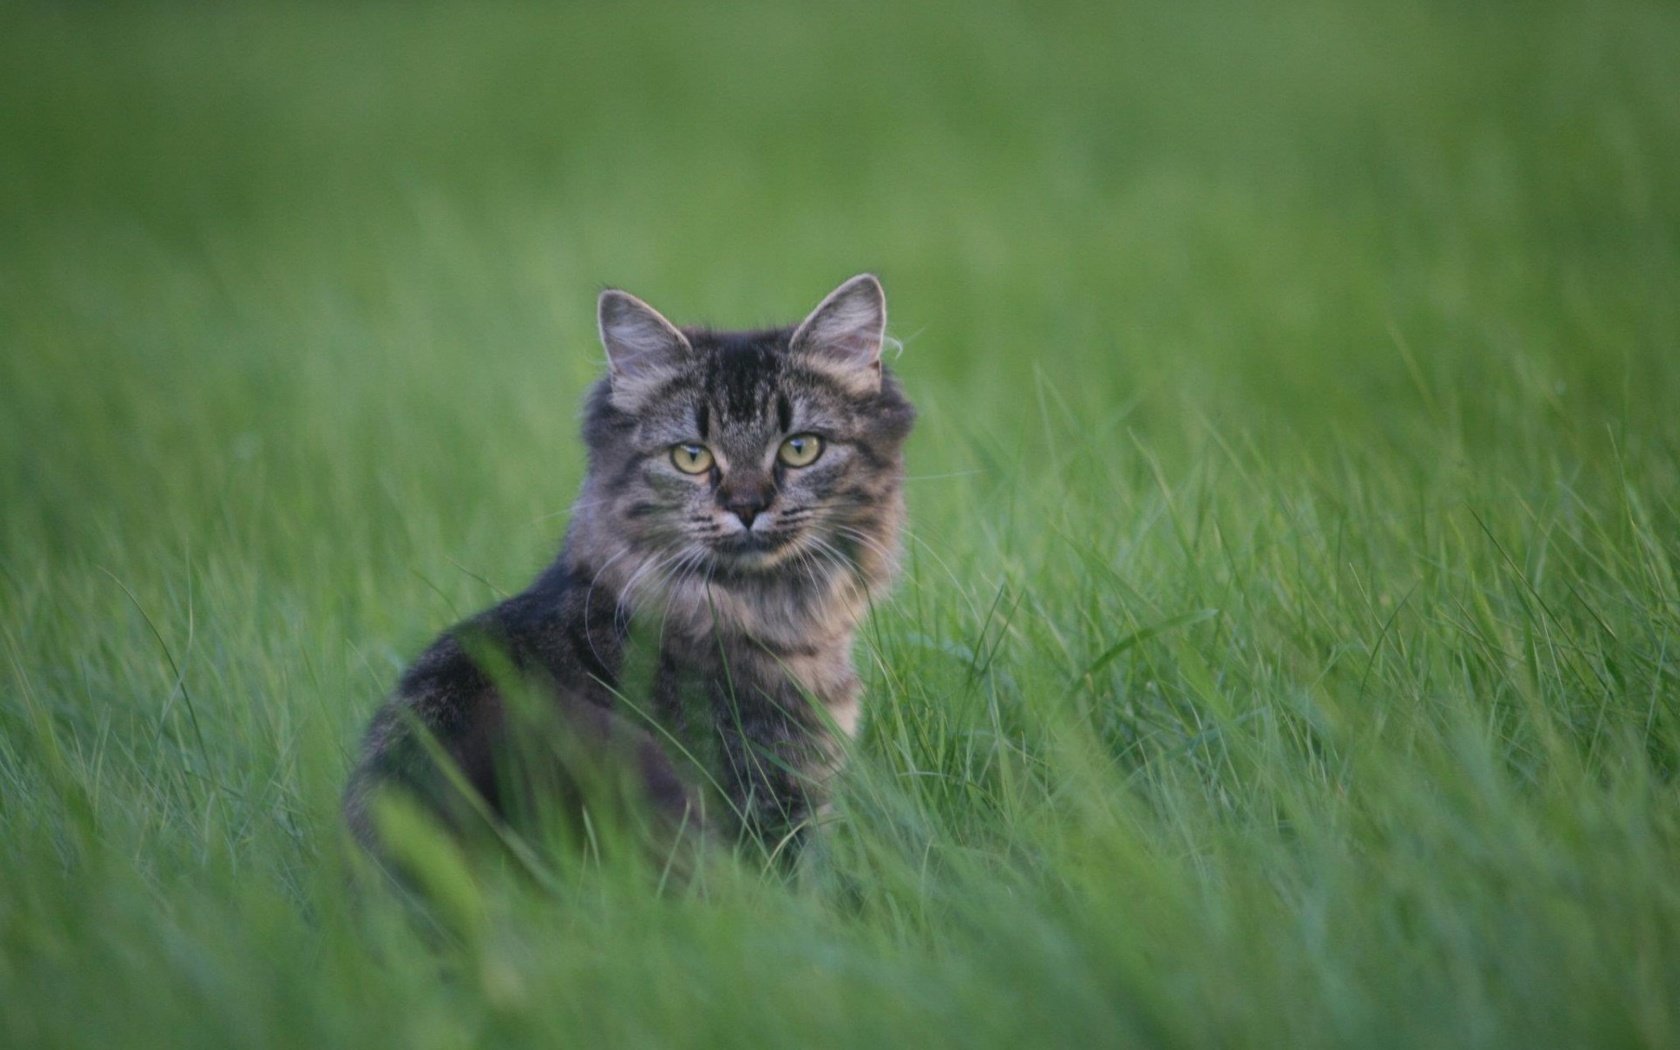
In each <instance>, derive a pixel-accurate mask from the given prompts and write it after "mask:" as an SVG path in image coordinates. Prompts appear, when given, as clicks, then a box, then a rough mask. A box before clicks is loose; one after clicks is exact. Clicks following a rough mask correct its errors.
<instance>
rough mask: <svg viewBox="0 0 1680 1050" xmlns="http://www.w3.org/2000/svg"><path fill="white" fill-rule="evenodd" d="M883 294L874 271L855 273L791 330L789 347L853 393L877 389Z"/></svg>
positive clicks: (884, 325)
mask: <svg viewBox="0 0 1680 1050" xmlns="http://www.w3.org/2000/svg"><path fill="white" fill-rule="evenodd" d="M886 330H887V296H886V293H885V292H884V291H882V290H881V282H880V281H878V280H876V279H875V275H874V274H868V273H860V274H858V275H857V276H856V277H853V278H852V279H851V280H849V281H847V282H846V283H844V284H842V285H841V286H840V287H838V288H836V289H834V291H832V292H830V293H829V294H828V298H826V299H824V300H823V301H822V302H821V303H819V304H817V308H816V309H815V310H812V311H811V316H809V317H807V318H805V320H804V321H803V322H802V323H801V324H800V325H799V327H798V328H797V329H795V330H794V333H793V338H792V339H791V340H790V341H789V343H788V347H789V350H790V351H791V352H792V353H794V354H797V355H799V356H800V357H802V358H803V359H804V360H803V363H804V364H805V365H807V366H808V367H810V368H811V369H813V370H815V371H818V372H822V373H823V374H824V375H827V376H829V377H830V378H832V379H834V380H835V381H837V382H839V383H840V384H842V385H843V386H844V387H845V388H846V389H847V390H850V391H852V392H853V393H855V394H874V393H878V392H879V391H880V389H881V342H882V340H883V339H884V338H885V337H886Z"/></svg>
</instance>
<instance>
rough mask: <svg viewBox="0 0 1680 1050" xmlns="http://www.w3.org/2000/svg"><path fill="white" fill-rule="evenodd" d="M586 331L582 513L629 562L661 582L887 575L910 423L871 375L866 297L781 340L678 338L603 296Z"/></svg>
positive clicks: (629, 305)
mask: <svg viewBox="0 0 1680 1050" xmlns="http://www.w3.org/2000/svg"><path fill="white" fill-rule="evenodd" d="M599 320H600V331H601V342H602V345H603V346H604V347H605V348H606V353H607V361H608V365H609V369H608V375H607V376H606V378H604V379H603V380H602V381H601V383H600V384H598V386H597V387H596V389H595V391H594V394H593V395H592V397H591V400H590V406H589V411H588V418H587V421H586V423H585V428H584V436H585V440H586V441H587V443H588V445H589V452H590V484H589V490H590V491H589V493H588V498H591V499H593V500H594V501H595V504H596V506H595V507H594V508H593V509H592V510H591V511H590V513H592V514H595V515H596V516H597V520H596V523H595V524H596V525H597V526H604V527H605V528H606V529H609V530H611V533H612V535H613V536H614V537H615V539H616V540H617V541H618V543H619V544H621V545H622V546H624V547H625V548H627V549H628V550H629V551H631V552H634V553H637V554H639V555H640V557H639V558H636V559H632V560H634V561H641V562H644V563H646V564H649V565H650V566H652V567H651V568H650V569H649V570H648V571H649V572H652V573H654V574H656V575H658V576H663V577H666V578H670V577H672V576H674V575H676V574H678V573H688V574H689V575H700V574H705V575H708V576H710V577H711V578H714V579H721V580H728V579H736V580H742V579H751V578H753V577H755V576H757V577H764V576H769V575H774V574H784V575H785V574H791V573H798V572H807V573H815V574H821V575H828V574H830V573H832V572H833V571H834V570H836V569H837V568H841V567H844V566H851V567H853V568H859V567H861V568H862V569H863V570H864V574H865V575H871V574H885V573H890V570H891V565H890V563H891V561H892V560H893V557H894V554H895V552H896V546H897V532H898V526H899V523H900V521H901V519H902V516H903V501H902V495H901V492H900V485H901V482H902V480H903V467H902V456H901V450H902V447H903V444H904V440H905V438H906V436H907V435H908V434H909V432H910V427H911V424H912V422H913V421H914V418H915V410H914V409H913V408H912V407H911V405H910V403H909V401H907V400H906V399H905V397H904V394H903V392H902V391H901V390H900V388H899V385H898V382H897V380H896V379H895V378H894V377H893V376H892V374H891V372H890V371H889V370H888V369H887V368H886V367H885V366H884V365H883V364H882V362H881V349H882V342H883V339H884V338H885V329H886V298H885V296H884V294H883V292H882V290H881V284H880V282H879V281H877V280H876V279H875V278H874V277H873V276H871V275H869V274H863V275H860V276H857V277H854V278H852V279H851V280H849V281H847V282H845V283H844V284H842V285H841V286H840V287H839V288H837V289H835V290H834V292H833V293H831V294H830V295H829V296H828V297H827V298H826V299H824V300H823V301H822V302H821V303H820V304H819V305H818V306H817V308H816V309H815V310H813V311H812V312H811V314H810V316H809V317H807V318H806V319H805V320H804V321H803V322H801V323H800V324H799V325H797V326H794V327H788V328H776V329H767V330H762V331H751V332H714V331H710V330H707V329H703V328H678V327H677V326H675V325H673V324H671V323H670V322H669V321H667V320H666V319H665V318H664V317H663V316H661V315H660V314H659V313H658V311H656V310H654V309H653V308H652V307H651V306H649V305H647V304H646V303H644V302H642V301H641V300H640V299H637V298H636V297H635V296H632V295H629V294H627V293H625V292H621V291H616V290H609V291H606V292H603V293H602V294H601V299H600V316H599ZM596 534H597V535H601V534H602V533H601V532H600V530H599V528H598V529H597V530H596ZM655 558H658V559H665V560H664V562H663V564H659V563H656V562H654V561H653V560H652V559H655Z"/></svg>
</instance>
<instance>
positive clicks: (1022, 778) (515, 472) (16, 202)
mask: <svg viewBox="0 0 1680 1050" xmlns="http://www.w3.org/2000/svg"><path fill="white" fill-rule="evenodd" d="M1479 6H1482V7H1483V9H1482V10H1480V11H1478V12H1471V11H1469V10H1464V9H1462V8H1464V7H1465V5H1456V4H1441V5H1439V6H1433V5H1432V6H1419V5H1414V4H1398V5H1397V4H1374V3H1373V4H1368V5H1364V7H1363V8H1361V9H1354V8H1351V7H1347V6H1342V5H1335V4H1330V3H1323V4H1317V3H1313V2H1311V0H1307V2H1303V3H1294V4H1290V5H1287V6H1283V5H1271V4H1253V5H1241V4H1229V5H1223V6H1221V5H1213V4H1204V3H1190V4H1184V5H1169V6H1167V7H1165V8H1163V9H1155V8H1138V9H1135V10H1133V9H1127V8H1121V7H1113V6H1108V5H1105V6H1100V7H1099V6H1095V5H1093V6H1091V7H1080V6H1072V5H1070V6H1067V7H1056V8H1049V7H1046V6H1045V5H1031V6H1012V5H1004V4H999V3H987V2H983V3H978V4H970V5H964V6H962V7H960V8H952V9H950V10H934V9H921V8H916V7H913V6H912V5H905V4H889V3H869V4H865V5H862V6H849V7H847V8H846V9H845V13H844V14H842V13H839V12H838V9H836V10H834V11H830V10H829V9H827V8H822V9H819V8H817V7H815V6H810V7H807V8H805V9H803V10H797V9H795V8H793V7H791V6H783V5H768V4H749V5H745V6H731V7H729V8H727V9H725V8H723V7H721V6H719V5H695V6H692V7H689V6H682V7H659V6H651V5H649V6H625V7H611V8H607V7H602V8H599V9H595V8H587V9H586V8H583V7H581V6H580V7H579V8H577V9H559V8H547V7H536V6H532V7H529V8H525V9H521V8H516V7H511V6H510V7H498V8H496V9H494V10H488V9H480V8H478V7H472V6H467V5H460V6H445V5H390V6H385V5H378V6H372V5H370V6H367V7H363V8H358V9H356V10H353V11H352V10H340V9H338V8H337V7H336V6H334V5H320V6H314V7H296V8H289V9H270V8H266V7H261V6H250V5H225V6H218V7H216V8H214V9H193V10H190V11H189V10H185V9H181V10H176V9H172V8H168V7H161V6H160V7H158V8H155V9H154V8H148V7H141V6H136V7H125V6H119V7H113V8H110V9H96V8H93V7H85V8H84V7H81V6H74V7H63V8H60V7H58V6H41V7H36V6H33V5H7V6H6V7H5V8H4V10H3V11H0V98H3V99H4V100H5V102H4V104H3V105H0V668H3V669H0V1044H3V1045H6V1046H17V1047H33V1046H49V1045H84V1046H123V1047H148V1046H159V1047H161V1046H169V1047H184V1046H206V1047H217V1048H221V1047H227V1046H241V1047H263V1046H322V1045H343V1046H374V1045H393V1046H404V1047H430V1046H437V1047H457V1046H523V1045H531V1046H538V1045H542V1046H553V1045H570V1046H594V1045H601V1044H603V1043H606V1042H609V1041H610V1042H617V1043H628V1044H640V1045H670V1046H679V1045H680V1046H701V1045H712V1044H717V1043H743V1044H745V1043H754V1044H761V1045H778V1046H807V1045H859V1046H881V1045H915V1046H920V1045H951V1046H973V1045H1008V1046H1014V1045H1021V1044H1024V1043H1025V1044H1050V1043H1066V1044H1070V1045H1087V1044H1101V1045H1113V1044H1132V1045H1220V1046H1225V1045H1232V1046H1236V1045H1243V1046H1247V1045H1272V1046H1278V1045H1285V1046H1320V1045H1335V1046H1360V1047H1366V1046H1380V1045H1395V1046H1417V1045H1476V1046H1534V1045H1582V1044H1598V1045H1636V1044H1644V1045H1653V1046H1659V1045H1668V1046H1673V1045H1680V789H1677V785H1676V776H1677V774H1680V418H1677V417H1680V190H1677V187H1680V105H1677V102H1676V100H1677V99H1680V63H1677V62H1675V61H1674V56H1675V55H1677V54H1680V11H1677V10H1676V9H1675V8H1674V7H1673V6H1671V5H1658V4H1650V5H1646V4H1637V3H1619V2H1616V3H1585V2H1583V3H1581V4H1579V5H1576V4H1569V3H1559V4H1542V3H1534V4H1510V5H1504V4H1501V5H1491V6H1487V5H1479ZM866 268H868V269H874V270H876V271H877V272H879V273H880V274H881V275H882V277H883V279H884V281H885V283H886V287H887V289H888V296H889V302H890V306H891V312H892V318H893V324H892V328H893V331H894V332H895V333H896V334H897V335H898V336H899V337H901V338H902V339H903V341H904V343H905V348H904V352H903V354H902V357H901V358H899V359H898V360H897V361H896V365H897V367H898V368H899V369H900V371H901V374H902V375H903V377H904V379H905V382H906V385H907V386H908V388H909V389H910V391H911V392H912V394H913V396H914V397H915V399H916V400H917V402H918V404H919V405H920V406H921V408H922V410H923V416H922V420H923V421H922V424H921V427H920V429H919V431H918V433H917V435H916V436H915V438H914V439H913V442H912V446H911V450H910V460H911V473H912V474H913V475H914V478H915V480H913V481H912V482H911V483H910V493H911V511H912V519H913V527H914V530H915V537H916V538H915V539H914V541H913V542H912V547H911V550H912V558H911V566H910V571H909V572H908V574H907V577H906V579H905V580H904V582H903V584H902V586H901V588H900V589H899V591H898V593H897V596H896V598H895V599H894V601H893V602H892V604H891V605H890V606H888V607H886V608H883V609H881V610H880V611H879V612H878V613H877V614H876V615H875V617H874V618H873V620H872V621H871V623H870V626H869V630H868V637H867V639H866V641H865V643H864V644H863V645H861V646H860V651H859V658H860V662H861V663H862V664H863V665H864V666H865V667H866V668H867V678H868V684H869V707H868V710H869V714H868V717H867V725H866V731H865V733H864V737H863V740H862V741H861V744H860V746H859V749H858V754H857V756H856V759H855V761H854V764H853V767H852V769H851V772H850V774H849V775H848V777H847V779H846V782H845V784H844V786H843V789H842V792H841V801H840V814H841V818H842V819H841V821H840V823H839V826H838V827H837V828H836V829H835V830H834V833H833V834H832V835H831V836H830V838H829V840H828V842H827V845H826V848H825V849H823V850H822V851H820V852H819V853H818V854H817V855H813V856H812V857H810V858H809V859H808V863H807V864H806V865H805V866H804V870H803V872H802V875H801V877H800V878H799V879H798V880H796V881H795V882H793V883H792V884H787V883H784V882H783V881H781V880H779V879H777V878H774V877H771V876H767V875H765V874H763V873H762V872H761V871H760V869H759V868H758V866H756V865H755V864H753V863H751V862H749V861H748V860H742V861H739V862H730V863H721V864H719V865H718V866H717V867H716V869H715V871H711V872H709V873H708V874H707V876H706V877H705V878H704V879H703V880H701V882H699V883H697V884H691V885H689V886H687V887H684V888H680V889H679V888H677V887H675V886H674V885H667V886H666V888H665V892H663V893H657V892H655V890H654V889H653V888H652V887H650V885H649V880H647V879H643V878H637V877H635V875H634V873H626V872H625V871H623V870H622V869H621V868H619V867H617V866H615V865H612V864H607V863H601V864H594V863H591V862H590V861H589V859H588V858H587V857H585V858H572V859H571V860H562V861H560V863H562V865H563V866H564V872H565V878H564V880H563V885H562V886H561V888H560V889H559V890H558V891H557V892H555V893H553V894H549V895H545V894H542V893H538V892H535V891H534V890H532V889H531V888H530V887H529V886H523V885H520V884H517V883H510V882H508V881H507V880H504V879H499V878H496V877H494V876H493V875H491V874H489V873H486V874H484V875H483V876H481V877H480V878H479V880H478V881H477V882H472V881H468V882H463V883H460V884H458V885H456V886H455V887H454V888H453V890H452V896H451V897H450V905H449V906H450V907H451V908H452V909H453V915H454V921H455V922H456V924H457V927H458V934H457V936H456V937H454V938H446V939H443V940H439V939H437V938H435V937H431V936H428V935H427V934H425V933H424V932H422V931H417V930H416V929H414V928H412V927H411V926H410V925H408V924H407V923H406V922H405V921H404V920H403V919H402V918H401V917H400V916H399V915H397V914H395V913H394V909H391V908H388V907H385V906H383V905H382V904H381V903H380V902H379V901H378V900H377V899H374V900H363V901H360V902H358V899H357V897H356V895H355V894H354V893H352V892H351V891H350V889H349V888H348V885H347V871H348V869H349V856H350V855H349V851H348V849H347V847H346V844H345V843H344V841H343V839H342V834H341V831H340V828H339V825H338V822H337V815H336V809H335V807H336V796H337V793H338V791H339V789H340V786H341V784H342V782H343V778H344V774H345V772H346V769H347V765H348V761H349V749H350V748H352V747H353V746H354V742H355V738H356V735H357V733H358V731H359V729H360V726H361V725H362V724H363V722H364V720H365V719H366V717H367V715H368V714H369V712H370V711H371V710H372V708H373V707H374V705H375V704H376V703H377V702H378V700H379V698H380V696H381V694H382V693H383V692H384V691H385V690H386V689H387V688H389V686H390V684H391V682H392V681H393V679H394V677H395V675H396V673H397V672H398V670H399V668H400V667H401V665H402V664H403V662H404V660H405V659H406V658H407V657H409V656H411V655H412V654H413V653H415V652H416V651H417V650H418V648H419V647H420V646H421V645H423V644H424V643H425V641H426V640H427V639H428V638H429V637H430V636H431V635H432V634H433V633H434V632H436V631H437V630H438V629H439V628H440V627H442V626H443V625H444V624H446V623H447V622H449V621H451V620H452V619H453V618H454V617H457V616H460V615H463V614H465V613H467V612H470V611H472V610H473V609H475V608H478V607H481V606H482V605H484V604H486V603H488V602H489V601H491V600H492V599H493V598H494V597H495V595H496V594H497V593H498V592H499V591H511V590H515V589H518V588H519V587H521V586H523V584H524V583H525V581H526V580H527V579H528V578H529V577H530V576H531V575H532V574H533V573H534V571H535V570H536V569H537V568H538V567H539V566H540V565H542V564H543V562H544V561H545V560H546V559H547V558H548V557H550V556H551V554H552V552H553V550H554V547H555V544H556V541H557V539H558V537H559V536H560V534H561V532H562V530H563V528H564V524H565V514H566V509H567V506H568V504H569V501H570V499H571V498H572V495H573V493H574V491H575V488H576V486H577V484H578V481H579V472H580V467H581V454H580V448H579V444H578V440H577V438H576V436H575V427H576V421H577V411H578V400H579V396H580V394H581V392H582V391H583V389H584V387H585V385H586V384H587V383H588V382H589V380H590V378H591V376H592V374H593V372H594V369H595V368H596V365H597V362H598V360H599V352H598V349H597V348H596V346H595V343H594V337H593V324H592V309H593V301H594V293H595V292H596V290H597V289H598V288H599V287H600V286H601V285H603V284H607V283H612V284H619V285H623V286H625V287H628V288H630V289H632V290H634V291H636V292H637V293H639V294H641V295H644V296H645V297H647V298H648V299H650V300H651V301H653V302H654V303H656V304H658V305H659V306H660V307H661V308H662V309H664V310H666V311H667V312H668V313H669V314H670V315H671V316H673V317H675V318H678V319H681V320H713V321H716V322H719V323H727V324H749V323H754V322H761V321H766V322H767V321H786V320H792V319H795V318H797V317H799V316H801V315H802V314H803V312H804V311H806V310H807V309H809V307H810V306H811V305H812V304H813V303H814V302H815V301H816V299H817V298H818V297H820V296H821V295H822V294H823V293H824V292H825V291H827V290H828V289H829V288H830V287H832V286H833V285H834V284H835V283H836V282H837V281H839V280H840V279H841V278H843V277H846V276H848V275H849V274H851V273H853V272H855V271H857V270H861V269H866Z"/></svg>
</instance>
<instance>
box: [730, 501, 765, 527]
mask: <svg viewBox="0 0 1680 1050" xmlns="http://www.w3.org/2000/svg"><path fill="white" fill-rule="evenodd" d="M769 505H770V501H769V500H767V499H765V498H763V497H762V496H760V495H758V494H757V493H754V494H752V495H749V496H742V497H738V498H734V499H727V500H724V502H723V509H724V510H727V511H728V512H729V513H731V514H733V515H735V516H736V517H737V518H740V519H741V524H742V525H744V526H746V527H747V528H749V529H750V528H752V523H753V520H754V519H755V518H757V517H758V516H759V515H760V514H763V513H764V508H766V507H768V506H769Z"/></svg>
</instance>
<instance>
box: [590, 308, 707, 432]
mask: <svg viewBox="0 0 1680 1050" xmlns="http://www.w3.org/2000/svg"><path fill="white" fill-rule="evenodd" d="M596 321H597V323H598V324H599V325H600V329H601V346H602V347H603V348H605V350H606V351H607V364H608V365H609V366H611V370H612V372H611V375H612V390H613V400H614V401H615V402H617V403H620V404H626V403H630V402H634V401H635V400H636V399H637V398H638V397H639V396H640V394H641V393H643V392H645V391H648V390H650V389H652V388H653V387H654V386H656V385H657V384H658V383H659V382H660V381H661V380H663V379H664V378H665V377H667V376H668V375H669V374H670V373H672V372H674V371H676V370H677V369H679V368H680V367H681V366H682V364H683V362H684V361H686V360H687V359H688V356H689V355H690V354H691V353H693V347H691V346H690V345H689V342H688V338H687V337H686V336H684V335H683V334H682V333H681V332H679V331H677V327H676V326H675V325H673V324H672V323H671V322H669V321H667V320H665V318H664V317H663V316H661V315H660V313H659V311H658V310H655V309H654V308H653V307H651V306H649V305H648V304H647V303H644V302H642V301H641V300H640V299H638V298H636V297H635V296H633V295H631V294H630V293H629V292H621V291H619V290H618V289H616V288H609V289H607V290H606V291H604V292H602V293H601V298H600V301H599V302H598V303H597V305H596Z"/></svg>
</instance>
